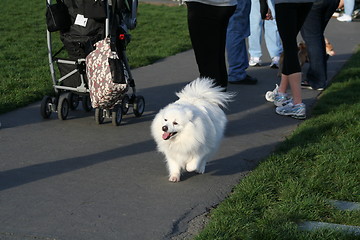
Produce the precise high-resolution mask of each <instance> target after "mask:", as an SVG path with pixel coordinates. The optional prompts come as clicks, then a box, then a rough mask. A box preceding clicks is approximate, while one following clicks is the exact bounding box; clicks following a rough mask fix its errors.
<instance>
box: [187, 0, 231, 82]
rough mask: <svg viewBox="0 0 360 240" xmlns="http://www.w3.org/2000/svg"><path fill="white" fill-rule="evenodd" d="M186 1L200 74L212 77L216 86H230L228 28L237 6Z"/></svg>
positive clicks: (191, 36) (192, 41)
mask: <svg viewBox="0 0 360 240" xmlns="http://www.w3.org/2000/svg"><path fill="white" fill-rule="evenodd" d="M186 4H187V9H188V27H189V33H190V38H191V43H192V46H193V49H194V52H195V58H196V62H197V65H198V68H199V72H200V77H208V78H212V79H214V80H215V84H216V85H218V86H222V87H226V86H227V70H226V62H225V43H226V31H227V26H228V22H229V18H230V17H231V15H232V14H233V13H234V11H235V9H236V6H231V7H218V6H211V5H207V4H203V3H198V2H187V3H186Z"/></svg>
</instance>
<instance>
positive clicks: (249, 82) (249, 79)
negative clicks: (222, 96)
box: [229, 75, 258, 85]
mask: <svg viewBox="0 0 360 240" xmlns="http://www.w3.org/2000/svg"><path fill="white" fill-rule="evenodd" d="M257 81H258V80H257V79H256V78H254V77H251V76H250V75H246V77H245V78H244V79H242V80H235V81H229V83H230V84H247V85H254V84H256V83H257Z"/></svg>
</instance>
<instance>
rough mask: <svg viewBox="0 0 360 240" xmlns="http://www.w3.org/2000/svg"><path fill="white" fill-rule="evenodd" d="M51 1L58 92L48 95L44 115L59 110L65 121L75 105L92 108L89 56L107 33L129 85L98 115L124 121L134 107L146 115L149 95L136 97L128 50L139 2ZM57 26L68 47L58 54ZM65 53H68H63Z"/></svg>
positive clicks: (52, 57) (50, 53) (49, 15)
mask: <svg viewBox="0 0 360 240" xmlns="http://www.w3.org/2000/svg"><path fill="white" fill-rule="evenodd" d="M46 3H47V13H46V17H47V25H48V31H47V45H48V57H49V66H50V73H51V78H52V81H53V87H54V90H55V96H54V97H50V96H44V98H43V100H42V102H41V109H40V110H41V115H42V117H43V118H50V115H51V113H52V112H57V113H58V118H59V119H60V120H65V119H67V117H68V113H69V110H74V109H76V108H77V107H78V105H79V103H80V102H81V103H82V106H83V108H84V110H85V111H91V110H92V102H91V100H90V94H89V93H90V90H89V80H88V77H87V74H86V61H85V58H86V56H88V55H89V53H90V52H92V51H93V50H94V48H95V47H94V44H95V43H96V42H98V41H100V40H103V39H104V38H105V37H107V39H109V43H110V46H111V51H112V53H114V54H115V55H116V56H117V59H118V61H119V62H120V64H117V65H116V66H117V67H118V68H119V69H117V71H116V72H117V73H119V72H120V73H121V74H115V75H116V76H119V75H120V77H121V78H122V79H121V81H122V83H123V84H126V87H125V88H124V89H123V91H121V92H116V94H114V93H113V94H112V96H111V97H112V101H111V104H110V105H109V104H107V105H106V106H105V107H104V106H101V107H96V108H95V120H96V122H97V123H98V124H101V123H103V122H104V119H105V118H111V119H112V123H113V125H116V126H118V125H119V124H120V122H121V120H122V116H123V114H126V113H127V112H128V110H129V108H130V107H132V108H133V112H134V114H135V116H137V117H140V116H141V115H142V114H143V112H144V109H145V100H144V98H143V97H142V96H140V95H138V96H136V88H135V82H134V79H133V78H132V75H131V71H130V66H129V63H128V60H127V56H126V52H125V50H126V46H127V44H128V43H129V41H130V34H129V33H128V31H129V30H132V29H134V28H135V27H136V14H137V7H138V1H137V0H57V1H56V3H55V4H52V3H51V0H47V2H46ZM57 31H59V32H60V39H61V42H62V43H63V47H62V48H61V49H60V50H58V51H57V52H56V53H55V54H53V43H52V34H53V33H54V32H57ZM63 50H66V51H63ZM64 53H65V55H67V56H66V57H58V56H59V55H64ZM55 65H57V67H58V70H57V69H55ZM112 73H113V72H112ZM57 76H59V78H58V77H57ZM115 82H117V80H116V79H114V83H115ZM129 88H131V89H132V95H131V96H130V97H129V95H128V94H127V91H128V89H129Z"/></svg>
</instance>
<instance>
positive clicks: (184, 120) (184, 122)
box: [151, 78, 234, 182]
mask: <svg viewBox="0 0 360 240" xmlns="http://www.w3.org/2000/svg"><path fill="white" fill-rule="evenodd" d="M223 90H224V89H223V88H221V87H217V86H215V85H214V82H213V81H212V80H211V79H207V78H198V79H196V80H194V81H192V82H191V83H189V84H188V85H186V86H185V87H184V89H183V90H182V91H181V92H179V93H176V95H177V96H178V97H179V100H177V101H176V102H174V103H171V104H169V105H167V106H166V107H165V108H163V109H161V110H160V111H159V113H158V114H157V115H156V116H155V118H154V120H153V122H152V125H151V132H152V135H153V137H154V139H155V141H156V143H157V146H158V150H159V152H162V153H163V154H164V155H165V157H166V162H167V167H168V171H169V181H171V182H179V181H180V175H181V172H182V171H183V170H186V171H188V172H192V171H196V172H198V173H204V172H205V165H206V162H207V161H208V160H209V158H210V157H212V155H213V154H214V153H215V152H216V150H217V148H218V146H219V144H220V141H221V139H222V138H223V134H224V129H225V125H226V123H227V119H226V116H225V113H224V112H223V110H222V109H221V107H225V106H226V104H227V103H228V102H229V101H231V99H232V98H233V96H234V94H232V93H226V92H224V91H223Z"/></svg>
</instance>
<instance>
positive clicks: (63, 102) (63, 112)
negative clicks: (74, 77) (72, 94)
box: [57, 94, 70, 120]
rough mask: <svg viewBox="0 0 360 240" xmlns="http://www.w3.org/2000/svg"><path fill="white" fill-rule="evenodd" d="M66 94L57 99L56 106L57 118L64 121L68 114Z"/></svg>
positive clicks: (68, 105) (68, 106)
mask: <svg viewBox="0 0 360 240" xmlns="http://www.w3.org/2000/svg"><path fill="white" fill-rule="evenodd" d="M67 96H68V94H62V95H60V97H59V103H58V106H57V112H58V118H59V119H60V120H66V118H67V116H68V114H69V108H70V104H69V100H68V99H67Z"/></svg>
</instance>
